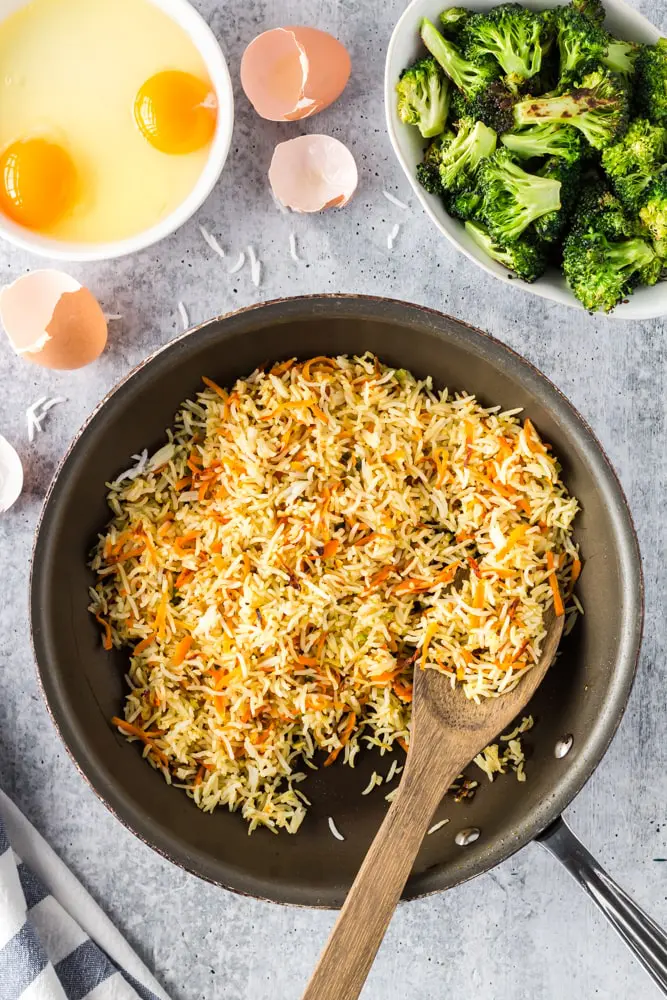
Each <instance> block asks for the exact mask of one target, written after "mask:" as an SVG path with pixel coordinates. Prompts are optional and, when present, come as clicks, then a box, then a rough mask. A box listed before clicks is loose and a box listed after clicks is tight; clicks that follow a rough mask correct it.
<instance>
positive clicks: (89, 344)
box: [0, 270, 107, 370]
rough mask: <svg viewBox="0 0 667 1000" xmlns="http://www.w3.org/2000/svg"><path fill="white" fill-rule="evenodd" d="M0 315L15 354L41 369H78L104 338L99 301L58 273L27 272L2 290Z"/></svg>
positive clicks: (104, 323) (93, 355) (95, 355)
mask: <svg viewBox="0 0 667 1000" xmlns="http://www.w3.org/2000/svg"><path fill="white" fill-rule="evenodd" d="M0 319H1V320H2V323H3V326H4V328H5V331H6V333H7V336H8V338H9V340H10V343H11V345H12V347H13V348H14V350H15V351H16V353H17V354H19V355H21V356H22V357H24V358H27V360H28V361H33V362H34V363H35V364H37V365H41V366H43V367H44V368H54V369H67V370H71V369H74V368H83V367H84V365H88V364H90V362H91V361H94V360H95V359H96V358H98V357H99V356H100V354H101V353H102V351H103V350H104V347H105V345H106V342H107V321H106V318H105V316H104V313H103V312H102V308H101V306H100V304H99V302H98V301H97V299H96V298H95V296H94V295H93V294H92V293H91V292H89V291H88V289H87V288H84V287H83V286H82V285H81V284H79V282H78V281H76V279H75V278H72V277H71V276H70V275H68V274H65V273H64V272H62V271H54V270H43V271H32V272H31V273H29V274H25V275H23V277H21V278H19V279H17V281H15V282H13V284H11V285H9V286H7V287H6V288H3V289H2V291H0Z"/></svg>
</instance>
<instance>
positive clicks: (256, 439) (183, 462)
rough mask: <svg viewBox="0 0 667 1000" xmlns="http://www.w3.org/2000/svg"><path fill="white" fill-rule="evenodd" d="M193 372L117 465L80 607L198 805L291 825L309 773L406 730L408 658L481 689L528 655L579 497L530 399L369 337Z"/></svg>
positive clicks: (159, 752) (492, 688)
mask: <svg viewBox="0 0 667 1000" xmlns="http://www.w3.org/2000/svg"><path fill="white" fill-rule="evenodd" d="M203 381H204V389H203V390H202V391H201V392H200V393H199V394H198V395H197V397H196V398H195V399H193V400H188V401H187V402H185V403H184V404H183V405H182V407H181V409H180V411H179V412H178V414H177V415H176V418H175V422H174V426H173V428H172V429H171V430H169V431H167V443H166V444H165V445H164V446H163V447H161V448H160V449H159V451H158V452H157V453H156V454H155V455H153V457H152V458H151V459H149V458H148V454H147V453H146V452H144V453H143V455H141V456H137V464H136V466H135V467H133V468H132V469H130V470H128V472H126V473H124V474H123V475H122V476H119V477H118V479H117V480H116V481H114V482H112V483H110V484H108V486H109V495H108V502H109V506H110V508H111V512H112V518H111V521H110V523H109V524H108V526H107V528H106V529H105V531H104V532H103V533H102V534H101V536H100V538H99V542H98V544H97V546H96V548H95V551H94V554H93V557H92V563H91V565H92V569H93V570H94V572H95V573H96V575H97V583H96V585H95V586H94V587H92V588H91V591H90V594H91V605H90V610H91V611H92V613H93V614H94V615H95V616H96V617H97V619H98V621H99V622H100V625H101V626H102V628H103V632H102V640H103V643H104V645H105V647H106V648H108V649H111V648H112V647H117V648H120V647H127V648H128V649H129V650H130V666H129V671H128V674H127V683H128V693H127V697H126V701H125V708H124V718H123V719H120V718H118V719H115V720H113V721H114V723H115V724H116V725H117V726H118V728H119V730H120V731H121V732H122V733H123V734H124V735H125V736H127V737H128V739H130V740H136V741H140V742H141V743H142V744H143V754H144V756H145V757H146V758H147V760H148V761H149V762H150V763H151V764H152V765H153V766H154V767H156V768H158V769H159V770H160V771H161V772H162V774H163V775H164V777H165V779H166V780H167V781H168V782H170V783H172V784H174V785H176V786H178V787H181V788H183V789H185V790H186V791H187V794H188V795H190V796H191V797H192V798H193V799H194V801H195V803H196V804H197V806H199V807H200V808H202V809H204V810H206V811H211V810H213V809H215V808H216V807H217V806H227V807H228V808H230V809H232V810H236V809H238V810H240V812H241V813H242V815H243V817H244V818H245V819H246V821H247V822H248V824H249V830H250V831H252V830H253V829H255V828H256V827H257V826H260V825H262V826H266V827H268V828H270V829H271V830H274V831H278V830H280V829H284V830H287V831H289V832H291V833H295V832H296V831H297V830H298V828H299V826H300V824H301V822H302V820H303V818H304V816H305V814H306V810H307V806H308V804H309V803H308V799H307V798H306V796H305V794H304V792H303V790H302V789H301V788H300V787H299V786H300V784H301V782H302V781H303V780H304V778H305V777H306V774H307V769H308V768H315V767H317V766H319V764H321V763H323V764H324V766H329V765H331V764H333V763H334V761H336V760H337V759H338V760H340V761H343V762H344V763H346V764H349V765H353V764H354V760H355V757H356V755H357V754H358V753H359V751H360V749H361V747H362V745H366V746H373V747H376V748H379V750H380V751H381V752H382V753H388V752H390V751H393V750H395V749H397V748H402V749H400V750H399V752H400V753H402V752H403V751H404V750H405V749H406V748H407V746H408V744H409V740H410V702H411V698H412V676H413V671H414V669H419V668H422V667H423V668H432V669H436V670H440V671H442V672H443V673H444V674H446V675H448V676H449V677H450V678H451V683H452V684H453V685H454V684H460V685H461V687H462V689H463V691H464V693H465V695H466V696H467V697H468V698H472V699H474V700H477V701H478V700H480V699H481V698H486V697H496V696H499V695H502V694H503V693H504V692H507V691H509V690H511V689H512V687H514V685H515V684H516V683H517V682H518V680H519V679H520V678H521V676H522V675H523V674H524V673H525V672H526V671H528V670H530V669H531V667H532V666H533V665H534V664H535V663H536V662H537V660H538V659H539V656H540V649H541V644H542V642H543V639H544V636H545V633H546V628H545V614H546V613H547V611H548V610H549V609H550V608H552V607H553V608H554V609H555V611H556V613H559V614H560V613H563V612H564V611H565V612H567V611H568V610H569V608H568V604H569V595H571V593H572V590H573V587H574V584H575V582H576V579H577V577H578V575H579V572H580V570H581V562H580V560H579V555H578V551H577V547H576V544H575V543H574V541H573V538H572V522H573V519H574V517H575V514H576V512H577V501H576V499H575V498H573V497H571V496H569V495H568V493H567V490H566V489H565V487H564V485H563V483H562V482H561V480H560V467H559V465H558V462H557V459H556V458H555V456H554V455H553V454H552V450H551V449H550V447H549V446H548V445H547V444H545V443H544V442H543V441H542V440H541V439H540V436H539V434H538V433H537V431H536V429H535V427H534V426H533V425H532V424H531V422H530V420H528V419H526V420H523V421H522V420H520V418H519V413H520V411H519V410H502V409H501V407H500V406H494V407H490V408H489V407H483V406H481V405H480V404H479V403H478V402H477V401H476V399H475V398H474V397H473V396H470V395H468V394H466V393H464V392H459V393H456V394H452V393H450V392H448V391H447V390H442V391H440V390H437V391H436V390H435V389H434V388H433V386H432V383H431V380H430V379H428V378H427V379H425V380H423V381H419V380H417V379H415V378H414V377H413V376H412V375H411V374H410V373H409V372H408V371H405V370H402V369H401V370H396V369H392V368H388V367H386V366H384V365H382V364H380V363H379V361H378V360H377V359H376V358H375V357H373V356H371V355H364V356H363V357H359V358H350V357H336V358H325V357H320V358H314V359H311V360H309V361H306V362H304V363H299V362H297V361H296V360H289V361H285V362H281V363H280V364H276V365H274V366H273V367H272V368H270V369H268V370H256V371H255V372H253V373H252V374H251V375H250V376H249V377H248V378H245V379H241V380H239V381H237V383H236V384H235V385H234V386H233V388H232V389H231V390H227V389H225V388H222V387H220V386H218V385H216V384H215V383H214V382H213V381H211V380H210V379H208V378H204V380H203ZM515 742H517V745H518V749H516V753H515V754H514V757H515V758H516V757H517V755H518V757H521V748H520V744H518V741H515ZM513 749H515V748H513ZM505 758H507V752H506V753H505ZM505 758H503V759H504V760H505ZM505 763H508V764H512V759H508V760H505ZM519 763H520V764H521V770H523V761H522V760H520V761H519ZM498 769H499V768H498V767H496V766H495V765H494V770H498ZM500 769H502V767H501V768H500ZM395 770H396V769H395Z"/></svg>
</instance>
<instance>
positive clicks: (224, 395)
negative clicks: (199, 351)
mask: <svg viewBox="0 0 667 1000" xmlns="http://www.w3.org/2000/svg"><path fill="white" fill-rule="evenodd" d="M201 380H202V382H203V383H204V385H205V386H207V388H209V389H213V392H217V394H218V396H220V399H227V393H226V391H225V390H224V389H223V388H222V387H221V386H219V385H218V383H217V382H214V381H213V379H212V378H206V376H205V375H202V377H201Z"/></svg>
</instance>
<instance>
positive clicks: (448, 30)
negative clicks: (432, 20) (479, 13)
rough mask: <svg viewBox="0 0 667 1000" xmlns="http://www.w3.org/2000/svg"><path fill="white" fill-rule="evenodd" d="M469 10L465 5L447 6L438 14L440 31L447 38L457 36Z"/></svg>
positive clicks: (468, 14)
mask: <svg viewBox="0 0 667 1000" xmlns="http://www.w3.org/2000/svg"><path fill="white" fill-rule="evenodd" d="M469 16H470V12H469V11H467V10H466V9H465V7H448V8H447V10H443V12H442V14H441V15H440V24H441V25H442V31H443V33H444V34H445V35H447V37H448V38H457V37H458V35H459V34H460V32H461V28H463V26H464V24H465V23H466V21H467V20H468V17H469Z"/></svg>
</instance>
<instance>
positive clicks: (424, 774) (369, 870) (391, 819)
mask: <svg viewBox="0 0 667 1000" xmlns="http://www.w3.org/2000/svg"><path fill="white" fill-rule="evenodd" d="M464 763H465V762H464ZM462 766H463V765H462V764H461V762H460V761H458V762H456V765H455V766H454V767H452V768H451V770H450V767H449V766H448V768H447V773H444V772H443V773H442V777H441V775H437V776H436V777H434V775H433V773H432V770H430V769H429V768H427V767H420V768H418V769H415V768H412V769H410V768H407V769H406V772H405V774H404V776H403V781H402V782H401V784H400V785H399V788H398V793H397V795H396V798H395V799H394V801H393V802H392V804H391V807H390V809H389V811H388V813H387V815H386V816H385V819H384V822H383V824H382V826H381V827H380V829H379V831H378V833H377V835H376V837H375V840H374V841H373V843H372V844H371V846H370V849H369V851H368V854H367V855H366V857H365V859H364V862H363V864H362V866H361V868H360V869H359V874H358V875H357V877H356V879H355V880H354V884H353V885H352V888H351V889H350V892H349V894H348V897H347V899H346V900H345V904H344V905H343V908H342V910H341V912H340V915H339V917H338V920H337V921H336V924H335V926H334V929H333V930H332V932H331V935H330V936H329V940H328V941H327V944H326V946H325V948H324V951H323V952H322V955H321V957H320V961H319V963H318V965H317V968H316V969H315V972H314V973H313V977H312V979H311V980H310V983H309V984H308V988H307V989H306V992H305V993H304V994H303V1000H356V998H357V997H358V996H359V994H360V993H361V990H362V989H363V985H364V983H365V982H366V978H367V976H368V973H369V971H370V968H371V965H372V964H373V960H374V959H375V955H376V953H377V950H378V948H379V947H380V945H381V943H382V939H383V937H384V935H385V932H386V930H387V927H388V926H389V922H390V921H391V918H392V916H393V913H394V910H395V909H396V905H397V904H398V901H399V899H400V898H401V893H402V891H403V888H404V886H405V883H406V882H407V880H408V876H409V875H410V872H411V870H412V866H413V864H414V861H415V858H416V857H417V853H418V851H419V848H420V846H421V842H422V840H423V839H424V835H425V833H426V831H427V829H428V826H429V823H430V821H431V819H432V817H433V813H434V812H435V810H436V808H437V807H438V803H439V802H440V800H441V799H442V796H443V795H444V793H445V792H446V791H447V789H448V788H449V786H450V785H451V783H452V782H453V781H454V780H455V778H456V777H457V776H458V774H459V773H460V771H461V767H462Z"/></svg>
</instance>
